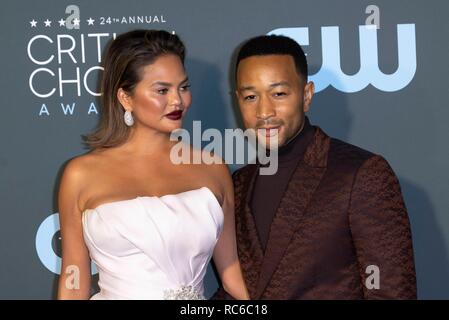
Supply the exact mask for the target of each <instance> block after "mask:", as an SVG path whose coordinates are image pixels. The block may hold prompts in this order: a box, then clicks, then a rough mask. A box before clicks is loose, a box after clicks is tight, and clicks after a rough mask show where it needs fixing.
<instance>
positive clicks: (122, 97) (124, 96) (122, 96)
mask: <svg viewBox="0 0 449 320" xmlns="http://www.w3.org/2000/svg"><path fill="white" fill-rule="evenodd" d="M117 99H118V101H119V102H120V104H121V105H122V106H123V108H124V109H125V110H128V111H133V106H132V99H131V96H130V95H129V93H128V92H126V91H125V90H123V89H122V88H119V89H118V90H117Z"/></svg>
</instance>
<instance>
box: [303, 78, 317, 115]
mask: <svg viewBox="0 0 449 320" xmlns="http://www.w3.org/2000/svg"><path fill="white" fill-rule="evenodd" d="M314 93H315V84H314V83H313V82H312V81H309V82H307V84H306V85H305V87H304V101H303V102H304V104H303V106H304V112H307V111H309V109H310V105H311V103H312V97H313V94H314Z"/></svg>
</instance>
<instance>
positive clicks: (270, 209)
mask: <svg viewBox="0 0 449 320" xmlns="http://www.w3.org/2000/svg"><path fill="white" fill-rule="evenodd" d="M304 120H305V121H304V126H303V128H302V130H301V131H300V132H299V133H297V134H296V135H295V136H294V137H293V138H291V139H290V140H289V141H288V142H287V143H286V144H284V145H282V146H281V147H279V149H278V160H279V162H278V171H277V172H276V173H275V174H274V175H259V174H258V175H257V177H256V180H255V184H254V188H253V193H252V197H251V203H250V207H251V211H252V213H253V215H254V219H255V222H256V228H257V232H258V234H259V239H260V243H261V245H262V248H263V250H265V248H266V245H267V242H268V236H269V232H270V225H271V222H272V221H273V218H274V215H275V213H276V211H277V208H278V206H279V203H280V200H281V198H282V196H283V194H284V192H285V190H286V188H287V185H288V182H289V181H290V178H291V176H292V174H293V172H294V170H295V168H296V166H297V165H298V163H299V161H300V160H302V159H303V157H304V153H305V151H306V148H307V146H308V145H309V143H310V142H311V140H312V139H313V135H314V133H315V130H314V127H313V126H311V125H310V122H309V120H308V118H307V117H305V119H304Z"/></svg>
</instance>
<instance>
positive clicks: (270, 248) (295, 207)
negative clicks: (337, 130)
mask: <svg viewBox="0 0 449 320" xmlns="http://www.w3.org/2000/svg"><path fill="white" fill-rule="evenodd" d="M329 145H330V138H329V137H328V136H327V135H326V134H325V133H324V132H322V131H321V129H320V128H317V129H316V132H315V136H314V138H313V140H312V142H311V143H310V145H309V146H308V147H307V150H306V152H305V154H304V158H303V159H301V160H300V161H298V165H297V167H296V169H295V171H294V173H293V175H292V177H291V178H290V181H289V183H288V186H287V189H286V191H285V193H284V195H283V197H282V199H281V201H280V204H279V207H278V209H277V211H276V214H275V216H274V218H273V222H272V224H271V227H270V233H269V238H268V243H267V247H266V251H265V254H264V256H263V259H262V263H261V266H260V269H259V268H258V270H260V275H259V280H258V283H257V288H256V292H255V295H254V296H252V297H253V298H255V299H260V297H261V296H262V294H263V292H264V290H265V288H266V287H267V285H268V284H269V282H270V280H271V278H272V276H273V274H274V272H275V270H276V268H277V266H278V265H279V263H280V261H281V260H282V258H283V256H284V254H285V250H286V249H287V246H288V244H289V243H290V241H291V239H292V237H293V236H294V234H295V232H298V230H299V227H300V222H301V220H302V218H303V216H304V214H305V212H306V209H307V205H308V203H309V201H310V200H311V198H312V195H313V194H314V192H315V190H316V188H317V187H318V185H319V183H320V181H321V179H322V177H323V175H324V172H325V171H326V165H327V154H328V150H329ZM248 211H249V209H248ZM247 215H250V216H251V217H252V214H251V212H249V213H247ZM251 220H252V221H251V223H252V224H254V220H253V218H252V219H251ZM245 222H246V223H248V222H249V221H245ZM257 239H258V238H257ZM259 248H261V246H260V242H259ZM260 251H261V252H262V249H260Z"/></svg>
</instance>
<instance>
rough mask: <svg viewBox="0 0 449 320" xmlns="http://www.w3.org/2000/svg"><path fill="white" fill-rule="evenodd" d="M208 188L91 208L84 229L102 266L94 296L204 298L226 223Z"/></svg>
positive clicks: (91, 253) (91, 247) (115, 202)
mask: <svg viewBox="0 0 449 320" xmlns="http://www.w3.org/2000/svg"><path fill="white" fill-rule="evenodd" d="M223 220H224V216H223V211H222V208H221V206H220V204H219V203H218V201H217V198H216V197H215V195H214V194H213V192H212V191H211V190H210V189H209V188H207V187H202V188H199V189H194V190H189V191H185V192H182V193H177V194H169V195H165V196H161V197H157V196H144V197H137V198H134V199H130V200H120V201H114V202H109V203H105V204H102V205H99V206H98V207H96V208H95V209H87V210H85V211H84V212H83V214H82V221H83V234H84V239H85V242H86V245H87V247H88V249H89V254H90V257H91V259H92V260H93V261H94V262H95V264H96V265H97V268H98V272H99V282H98V285H99V287H100V292H99V293H97V294H95V295H94V296H92V297H91V299H149V300H153V299H154V300H162V299H192V300H194V299H202V298H204V296H203V294H204V286H203V278H204V276H205V274H206V270H207V266H208V264H209V261H210V259H211V257H212V253H213V250H214V247H215V244H216V242H217V240H218V238H219V236H220V233H221V231H222V229H223Z"/></svg>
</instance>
